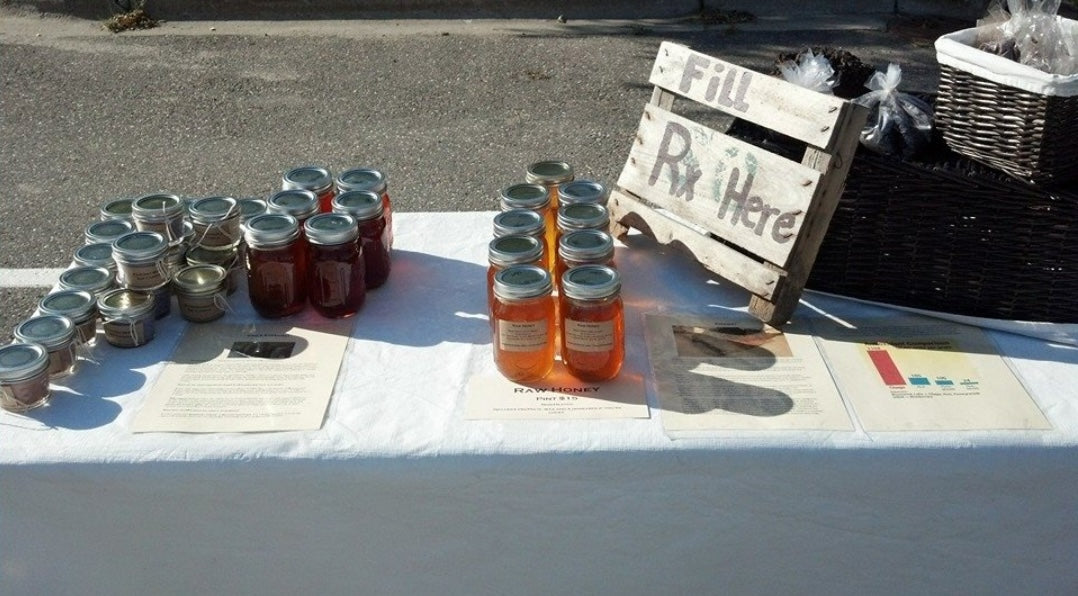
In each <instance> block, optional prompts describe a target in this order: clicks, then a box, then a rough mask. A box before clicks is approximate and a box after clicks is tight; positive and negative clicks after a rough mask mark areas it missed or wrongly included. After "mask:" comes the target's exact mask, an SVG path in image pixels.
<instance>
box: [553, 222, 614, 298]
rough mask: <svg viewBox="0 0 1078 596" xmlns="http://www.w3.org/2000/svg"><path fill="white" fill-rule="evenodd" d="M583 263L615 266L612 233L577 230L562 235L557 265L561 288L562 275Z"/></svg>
mask: <svg viewBox="0 0 1078 596" xmlns="http://www.w3.org/2000/svg"><path fill="white" fill-rule="evenodd" d="M581 265H606V266H608V267H614V239H613V238H612V237H611V236H610V234H607V233H606V232H601V231H599V230H577V231H575V232H570V233H568V234H565V235H564V236H562V237H561V239H560V240H559V241H558V255H557V267H556V270H557V275H556V278H557V279H556V282H557V285H558V288H559V289H560V288H561V277H562V275H564V274H565V272H566V271H567V270H569V269H572V268H573V267H580V266H581Z"/></svg>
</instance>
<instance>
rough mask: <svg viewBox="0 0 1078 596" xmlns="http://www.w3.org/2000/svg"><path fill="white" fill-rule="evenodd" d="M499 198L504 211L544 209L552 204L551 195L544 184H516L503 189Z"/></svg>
mask: <svg viewBox="0 0 1078 596" xmlns="http://www.w3.org/2000/svg"><path fill="white" fill-rule="evenodd" d="M499 198H500V202H501V206H502V211H506V210H508V209H542V208H544V207H546V206H547V205H549V204H550V193H549V192H547V189H546V187H545V186H543V185H542V184H514V185H512V186H508V187H506V188H503V189H502V191H501V195H500V197H499Z"/></svg>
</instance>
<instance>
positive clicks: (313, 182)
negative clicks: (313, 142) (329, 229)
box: [281, 166, 336, 219]
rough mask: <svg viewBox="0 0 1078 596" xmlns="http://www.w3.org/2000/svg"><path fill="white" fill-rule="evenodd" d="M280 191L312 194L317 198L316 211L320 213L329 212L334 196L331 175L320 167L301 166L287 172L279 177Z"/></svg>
mask: <svg viewBox="0 0 1078 596" xmlns="http://www.w3.org/2000/svg"><path fill="white" fill-rule="evenodd" d="M281 190H309V191H311V192H313V193H314V194H315V196H317V197H318V211H320V212H322V213H328V212H329V211H330V203H331V202H332V201H333V197H334V195H335V194H336V193H335V192H334V189H333V175H332V174H330V173H329V170H327V169H326V168H323V167H320V166H301V167H298V168H293V169H291V170H288V171H287V172H285V173H284V176H282V177H281ZM290 215H294V214H290ZM296 219H300V218H298V217H297V218H296Z"/></svg>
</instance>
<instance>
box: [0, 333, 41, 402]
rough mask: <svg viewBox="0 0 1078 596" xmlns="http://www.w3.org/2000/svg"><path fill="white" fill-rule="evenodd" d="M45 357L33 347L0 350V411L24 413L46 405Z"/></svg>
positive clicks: (24, 345)
mask: <svg viewBox="0 0 1078 596" xmlns="http://www.w3.org/2000/svg"><path fill="white" fill-rule="evenodd" d="M51 395H52V394H51V393H50V391H49V353H48V352H47V351H46V350H45V348H43V347H41V346H39V345H37V344H28V343H23V342H15V343H10V344H8V345H6V346H3V347H0V407H2V408H3V409H5V410H8V411H9V412H25V411H27V410H32V409H34V408H37V407H40V406H43V405H45V404H47V403H49V397H50V396H51Z"/></svg>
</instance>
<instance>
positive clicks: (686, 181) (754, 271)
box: [610, 42, 867, 325]
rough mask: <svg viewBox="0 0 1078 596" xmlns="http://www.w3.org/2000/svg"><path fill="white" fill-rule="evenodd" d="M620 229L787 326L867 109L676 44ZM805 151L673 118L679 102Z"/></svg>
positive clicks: (660, 67) (617, 219) (647, 113)
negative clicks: (707, 274)
mask: <svg viewBox="0 0 1078 596" xmlns="http://www.w3.org/2000/svg"><path fill="white" fill-rule="evenodd" d="M650 82H651V84H653V85H654V86H655V88H654V91H653V93H652V97H651V102H650V103H649V104H648V105H646V106H645V107H644V114H643V116H642V117H641V119H640V127H639V129H638V131H637V134H636V139H635V141H634V143H633V147H632V150H631V151H630V152H629V159H628V160H627V161H626V163H625V168H624V170H622V172H621V176H620V178H619V179H618V183H617V188H615V189H614V191H613V192H612V193H611V198H610V213H611V222H612V225H611V227H612V230H613V232H614V234H615V235H617V236H623V235H624V234H626V233H627V232H628V230H629V229H630V228H634V229H638V230H640V231H641V232H643V233H645V234H648V235H650V236H652V237H654V238H655V239H656V240H657V241H658V242H659V243H660V244H664V245H669V246H673V247H676V248H679V249H681V250H684V251H686V252H688V253H689V254H690V255H691V256H693V257H694V258H695V259H696V260H697V261H698V262H700V264H702V265H703V266H704V267H706V268H707V269H708V270H710V271H712V272H714V273H716V274H718V275H720V276H722V277H725V278H726V279H728V280H730V281H732V282H734V283H736V284H737V285H739V286H741V287H743V288H745V289H747V290H748V291H749V292H751V293H752V299H751V302H750V304H749V311H750V312H751V313H752V314H753V316H755V317H757V318H758V319H760V320H762V321H764V322H767V323H769V324H772V325H781V324H783V323H785V322H787V321H788V320H789V318H790V316H791V315H792V314H793V311H794V309H795V308H796V307H797V302H798V300H799V299H800V297H801V292H802V291H803V290H804V287H805V283H806V281H807V280H808V275H809V272H810V271H811V269H812V264H813V262H814V261H815V260H816V253H817V251H818V250H819V247H820V243H821V242H822V241H823V237H824V234H825V233H826V232H827V226H828V223H829V222H830V220H831V215H832V214H833V213H834V211H835V207H836V205H837V204H838V199H839V197H840V195H841V194H842V188H843V185H844V184H845V182H846V174H847V173H848V171H849V168H850V163H851V161H852V160H853V155H854V152H855V150H856V149H857V143H858V139H859V135H860V131H861V128H862V127H863V126H864V122H865V116H866V113H867V110H866V109H865V108H862V107H860V106H857V105H855V104H853V103H850V102H847V101H844V100H842V99H840V98H836V97H833V96H829V95H824V94H822V93H817V92H814V91H810V90H808V89H804V88H802V87H799V86H797V85H793V84H791V83H787V82H786V81H784V80H781V79H778V78H776V77H770V76H767V75H763V74H760V73H758V72H754V71H752V70H748V69H745V68H741V67H739V66H736V65H734V64H730V63H728V62H723V61H722V60H719V59H716V58H713V57H711V56H707V55H705V54H701V53H699V52H695V51H692V50H690V49H689V48H687V47H685V46H681V45H677V44H673V43H669V42H664V43H663V44H662V45H661V46H660V47H659V55H658V57H657V58H656V59H655V65H654V67H653V68H652V71H651V78H650ZM678 96H680V97H684V98H688V99H690V100H693V101H696V102H698V103H701V104H704V105H706V106H709V107H711V108H715V109H718V110H721V111H722V112H724V113H726V114H729V115H732V116H735V117H737V118H740V119H743V120H747V121H749V122H752V123H754V124H758V125H760V126H763V127H765V128H768V129H770V130H773V131H776V132H779V133H782V134H784V135H787V136H789V137H793V138H794V139H797V140H798V141H802V142H804V143H805V144H806V150H805V154H804V157H803V159H802V160H801V162H800V163H797V162H795V161H791V160H789V159H786V158H784V157H781V156H779V155H776V154H773V153H770V152H768V151H766V150H764V149H761V148H759V147H756V146H753V145H751V144H748V143H745V142H743V141H740V140H738V139H736V138H733V137H731V136H728V135H726V134H723V133H721V132H718V131H716V130H712V129H710V128H708V127H706V126H703V125H701V124H698V123H696V122H693V121H692V120H689V119H687V118H684V117H682V116H679V115H677V114H675V113H673V112H672V111H671V110H672V108H673V104H674V99H675V97H678Z"/></svg>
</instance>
